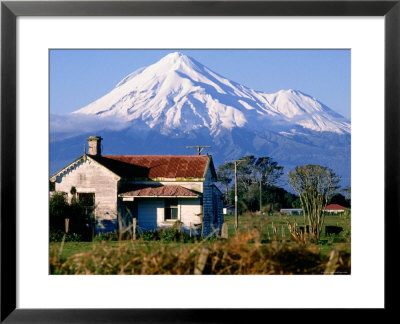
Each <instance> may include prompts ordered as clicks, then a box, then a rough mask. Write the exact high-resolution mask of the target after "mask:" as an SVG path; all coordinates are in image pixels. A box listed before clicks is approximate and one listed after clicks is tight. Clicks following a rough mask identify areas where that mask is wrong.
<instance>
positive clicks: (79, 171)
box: [55, 158, 119, 221]
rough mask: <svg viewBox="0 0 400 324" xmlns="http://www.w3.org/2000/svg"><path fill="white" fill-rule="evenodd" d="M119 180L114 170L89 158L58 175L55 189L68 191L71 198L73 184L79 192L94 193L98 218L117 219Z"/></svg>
mask: <svg viewBox="0 0 400 324" xmlns="http://www.w3.org/2000/svg"><path fill="white" fill-rule="evenodd" d="M118 180H119V178H118V177H117V176H116V175H114V174H113V173H112V172H110V171H109V170H107V169H106V168H104V167H103V166H101V165H99V164H98V163H96V162H93V161H92V160H90V159H89V158H88V159H87V160H86V161H81V162H79V163H77V164H76V165H75V166H74V167H72V168H71V169H69V170H68V171H67V172H66V173H63V174H61V175H60V176H58V177H57V180H56V183H55V189H56V191H63V192H66V193H68V197H69V200H70V199H71V194H70V191H71V187H73V186H74V187H76V190H77V192H78V193H80V192H85V193H94V194H95V206H96V209H95V215H96V220H98V221H101V220H116V219H117V182H118Z"/></svg>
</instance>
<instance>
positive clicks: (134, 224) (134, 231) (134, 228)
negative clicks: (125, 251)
mask: <svg viewBox="0 0 400 324" xmlns="http://www.w3.org/2000/svg"><path fill="white" fill-rule="evenodd" d="M132 238H133V240H136V218H134V219H133V236H132Z"/></svg>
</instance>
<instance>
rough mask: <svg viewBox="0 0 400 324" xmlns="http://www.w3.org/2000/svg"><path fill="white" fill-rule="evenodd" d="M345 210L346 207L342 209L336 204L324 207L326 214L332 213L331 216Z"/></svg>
mask: <svg viewBox="0 0 400 324" xmlns="http://www.w3.org/2000/svg"><path fill="white" fill-rule="evenodd" d="M346 209H347V208H346V207H343V206H341V205H338V204H330V205H327V206H326V207H325V211H326V212H327V213H332V214H338V213H344V211H345V210H346Z"/></svg>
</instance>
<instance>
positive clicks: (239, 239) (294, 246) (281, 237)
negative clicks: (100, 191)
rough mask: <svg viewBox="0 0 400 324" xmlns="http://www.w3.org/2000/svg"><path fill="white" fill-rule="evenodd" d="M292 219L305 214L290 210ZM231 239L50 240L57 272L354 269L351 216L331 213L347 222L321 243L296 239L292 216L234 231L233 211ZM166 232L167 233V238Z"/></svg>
mask: <svg viewBox="0 0 400 324" xmlns="http://www.w3.org/2000/svg"><path fill="white" fill-rule="evenodd" d="M290 217H291V218H290V221H293V220H294V219H297V221H298V222H299V223H301V219H302V218H303V217H302V216H290ZM225 222H226V224H227V225H228V232H229V239H215V238H214V239H208V240H203V241H196V240H194V239H192V240H186V236H179V235H177V236H176V237H175V238H176V239H174V240H169V239H168V240H167V239H166V238H167V237H170V236H167V235H166V234H163V235H164V236H162V235H161V236H158V237H161V239H157V240H149V239H148V237H149V235H147V236H143V237H142V238H139V239H138V240H135V241H132V240H125V241H111V240H105V241H99V240H98V241H96V242H64V243H63V242H61V243H52V244H51V245H50V273H52V274H324V273H325V274H332V273H336V274H349V273H350V268H351V261H350V219H349V217H348V216H327V217H326V222H327V224H332V225H338V226H342V227H343V228H344V231H343V232H342V233H340V234H339V235H334V236H329V237H325V236H324V235H322V237H321V241H320V242H318V243H317V244H307V246H301V245H299V244H298V243H297V242H295V241H293V240H292V239H291V236H290V232H289V231H288V228H287V218H286V217H283V216H280V215H276V216H268V217H267V216H264V215H263V216H261V215H251V214H248V215H246V216H241V217H240V223H239V233H238V234H235V233H234V228H233V223H234V220H233V217H232V216H227V217H226V218H225ZM163 237H164V238H163Z"/></svg>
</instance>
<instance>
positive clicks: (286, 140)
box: [49, 48, 351, 275]
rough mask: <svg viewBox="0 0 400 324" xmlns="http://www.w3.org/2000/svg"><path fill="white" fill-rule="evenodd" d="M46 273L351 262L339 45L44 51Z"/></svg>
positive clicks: (346, 113) (347, 117) (323, 268)
mask: <svg viewBox="0 0 400 324" xmlns="http://www.w3.org/2000/svg"><path fill="white" fill-rule="evenodd" d="M49 274H50V275H72V274H76V275H83V274H86V275H93V274H101V275H107V274H108V275H117V274H121V275H164V274H168V275H179V274H181V275H216V274H222V275H235V274H236V275H255V274H257V275H268V274H283V275H289V274H294V275H310V274H312V275H314V274H316V275H324V274H325V275H327V274H328V275H334V274H335V275H350V274H351V49H251V48H249V49H185V48H183V49H179V48H178V49H175V48H174V49H80V48H76V49H62V48H60V49H58V48H52V49H49Z"/></svg>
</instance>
